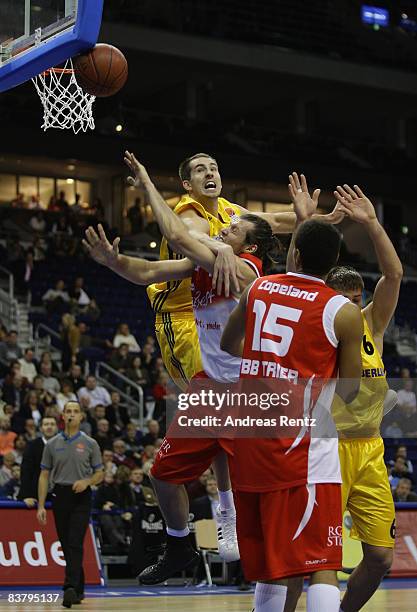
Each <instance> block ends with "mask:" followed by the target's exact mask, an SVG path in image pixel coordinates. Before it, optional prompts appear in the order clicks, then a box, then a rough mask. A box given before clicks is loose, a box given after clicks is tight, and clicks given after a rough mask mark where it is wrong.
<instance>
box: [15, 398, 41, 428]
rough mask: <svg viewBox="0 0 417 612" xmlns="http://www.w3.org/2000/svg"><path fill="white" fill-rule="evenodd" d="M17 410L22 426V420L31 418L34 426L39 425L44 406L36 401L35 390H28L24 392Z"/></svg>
mask: <svg viewBox="0 0 417 612" xmlns="http://www.w3.org/2000/svg"><path fill="white" fill-rule="evenodd" d="M19 412H20V417H21V419H22V426H24V421H26V419H33V421H34V423H35V425H36V427H37V426H38V425H40V422H41V420H42V416H43V413H44V406H43V404H41V403H40V402H39V401H38V394H37V393H36V391H35V390H32V391H29V392H28V393H27V394H26V397H25V400H24V402H23V406H22V408H21V409H20V411H19ZM22 428H23V427H22Z"/></svg>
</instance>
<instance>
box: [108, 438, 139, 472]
mask: <svg viewBox="0 0 417 612" xmlns="http://www.w3.org/2000/svg"><path fill="white" fill-rule="evenodd" d="M128 453H129V454H127V452H126V444H125V443H124V442H123V440H122V439H121V438H117V439H116V440H114V441H113V461H114V463H115V464H116V465H117V466H119V465H125V466H126V467H128V468H129V469H130V470H133V468H135V467H136V462H135V460H134V459H133V457H132V456H131V453H130V452H129V451H128Z"/></svg>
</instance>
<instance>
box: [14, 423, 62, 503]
mask: <svg viewBox="0 0 417 612" xmlns="http://www.w3.org/2000/svg"><path fill="white" fill-rule="evenodd" d="M57 432H58V428H57V424H56V420H55V419H54V418H51V417H47V416H44V417H43V419H42V422H41V425H40V433H41V437H39V438H36V439H35V440H33V441H32V442H30V443H29V444H27V446H26V449H25V452H24V454H23V461H22V482H21V488H20V493H19V499H21V500H22V501H24V503H25V504H26V506H27V507H28V508H33V507H34V506H35V504H36V501H37V499H38V480H39V474H40V469H41V468H40V465H41V459H42V453H43V449H44V447H45V444H46V443H47V441H48V440H50V439H51V438H53V437H54V436H55V435H56V434H57Z"/></svg>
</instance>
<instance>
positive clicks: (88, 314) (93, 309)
mask: <svg viewBox="0 0 417 612" xmlns="http://www.w3.org/2000/svg"><path fill="white" fill-rule="evenodd" d="M81 312H82V315H83V318H84V319H85V320H86V321H88V322H90V323H94V322H95V321H97V320H98V319H99V318H100V316H101V310H100V308H99V306H98V304H97V302H96V300H95V299H94V298H91V300H90V302H89V304H88V305H87V306H85V307H84V308H83V309H82V311H81Z"/></svg>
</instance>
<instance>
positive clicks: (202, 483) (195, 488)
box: [186, 469, 213, 501]
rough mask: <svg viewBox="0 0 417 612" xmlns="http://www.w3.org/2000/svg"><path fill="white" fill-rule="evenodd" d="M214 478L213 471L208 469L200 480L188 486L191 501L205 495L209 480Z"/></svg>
mask: <svg viewBox="0 0 417 612" xmlns="http://www.w3.org/2000/svg"><path fill="white" fill-rule="evenodd" d="M212 477H213V472H212V471H211V469H208V470H206V471H205V472H203V473H202V474H201V476H200V477H199V479H198V480H195V481H194V482H190V483H189V484H187V486H186V489H187V493H188V497H189V499H190V501H191V500H193V499H197V498H199V497H202V496H203V495H205V493H206V484H207V480H208V479H209V478H212Z"/></svg>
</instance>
